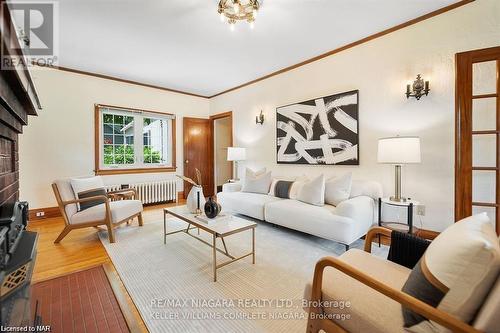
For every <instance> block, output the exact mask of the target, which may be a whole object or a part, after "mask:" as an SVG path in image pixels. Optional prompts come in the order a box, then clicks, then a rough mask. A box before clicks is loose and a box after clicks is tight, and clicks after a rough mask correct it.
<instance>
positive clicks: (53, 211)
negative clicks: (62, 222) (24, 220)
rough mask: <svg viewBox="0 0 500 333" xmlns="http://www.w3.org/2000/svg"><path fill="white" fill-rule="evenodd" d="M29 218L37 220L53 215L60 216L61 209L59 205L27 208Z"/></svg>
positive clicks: (52, 216) (49, 217)
mask: <svg viewBox="0 0 500 333" xmlns="http://www.w3.org/2000/svg"><path fill="white" fill-rule="evenodd" d="M37 213H38V214H39V213H42V214H43V215H42V216H37ZM28 215H29V220H30V221H38V220H46V219H51V218H54V217H61V211H60V210H59V207H45V208H37V209H30V210H29V214H28Z"/></svg>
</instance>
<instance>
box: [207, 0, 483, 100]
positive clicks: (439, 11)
mask: <svg viewBox="0 0 500 333" xmlns="http://www.w3.org/2000/svg"><path fill="white" fill-rule="evenodd" d="M474 1H476V0H461V1H458V2H456V3H454V4H451V5H448V6H446V7H443V8H440V9H437V10H435V11H432V12H430V13H427V14H425V15H422V16H419V17H417V18H414V19H412V20H410V21H407V22H404V23H401V24H398V25H396V26H394V27H392V28H389V29H386V30H382V31H380V32H377V33H375V34H373V35H370V36H368V37H365V38H363V39H360V40H357V41H355V42H352V43H349V44H347V45H344V46H341V47H339V48H336V49H334V50H331V51H328V52H326V53H323V54H320V55H318V56H316V57H313V58H310V59H307V60H304V61H302V62H299V63H298V64H295V65H292V66H289V67H285V68H283V69H280V70H277V71H276V72H272V73H270V74H267V75H265V76H262V77H259V78H257V79H255V80H252V81H248V82H246V83H243V84H240V85H238V86H236V87H233V88H230V89H227V90H224V91H222V92H220V93H217V94H215V95H212V96H209V98H214V97H217V96H220V95H223V94H227V93H228V92H231V91H234V90H237V89H240V88H243V87H246V86H249V85H251V84H254V83H257V82H259V81H262V80H265V79H269V78H270V77H273V76H276V75H279V74H283V73H286V72H288V71H291V70H294V69H296V68H299V67H302V66H304V65H307V64H310V63H312V62H315V61H318V60H321V59H323V58H326V57H329V56H331V55H333V54H336V53H339V52H342V51H345V50H348V49H350V48H353V47H355V46H358V45H361V44H364V43H366V42H369V41H371V40H374V39H376V38H379V37H382V36H385V35H387V34H390V33H392V32H395V31H398V30H401V29H403V28H406V27H408V26H410V25H413V24H416V23H419V22H422V21H424V20H427V19H429V18H432V17H434V16H437V15H440V14H443V13H446V12H448V11H450V10H452V9H455V8H458V7H461V6H463V5H466V4H469V3H471V2H474Z"/></svg>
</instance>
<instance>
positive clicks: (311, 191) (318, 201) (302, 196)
mask: <svg viewBox="0 0 500 333" xmlns="http://www.w3.org/2000/svg"><path fill="white" fill-rule="evenodd" d="M297 200H300V201H302V202H306V203H308V204H311V205H315V206H323V205H324V204H325V176H324V175H319V176H318V177H316V178H314V179H313V180H311V181H309V182H306V183H305V184H303V185H302V187H301V189H300V190H299V193H298V195H297Z"/></svg>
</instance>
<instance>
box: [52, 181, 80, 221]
mask: <svg viewBox="0 0 500 333" xmlns="http://www.w3.org/2000/svg"><path fill="white" fill-rule="evenodd" d="M54 183H55V184H56V186H57V190H58V191H59V195H60V196H61V200H62V201H63V202H64V201H71V200H75V199H76V196H75V192H73V188H72V187H71V181H70V180H69V179H58V180H56V181H55V182H54ZM64 210H65V212H66V216H67V217H68V219H71V216H73V215H74V214H75V213H76V212H77V211H78V207H77V206H76V204H69V205H66V206H65V207H64Z"/></svg>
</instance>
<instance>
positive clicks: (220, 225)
mask: <svg viewBox="0 0 500 333" xmlns="http://www.w3.org/2000/svg"><path fill="white" fill-rule="evenodd" d="M167 214H170V215H172V216H175V217H177V218H178V219H180V220H182V221H184V222H186V223H187V228H185V229H180V230H174V231H170V232H167ZM256 227H257V223H255V222H251V221H248V220H245V219H242V218H240V217H237V216H228V217H227V218H225V219H221V220H218V221H214V222H208V223H207V222H205V221H202V220H200V219H199V218H198V217H197V215H196V214H192V213H190V212H189V211H188V209H187V207H186V206H176V207H170V208H164V209H163V243H164V244H166V243H167V236H168V235H172V234H176V233H180V232H183V233H185V234H187V235H189V236H191V237H193V238H195V239H197V240H199V241H200V242H202V243H204V244H206V245H208V246H209V247H211V248H212V271H213V277H214V282H216V281H217V270H218V269H219V268H221V267H224V266H226V265H229V264H231V263H233V262H235V261H238V260H241V259H243V258H246V257H249V256H252V264H255V228H256ZM193 229H198V235H199V233H200V230H202V231H205V232H208V233H209V234H210V235H211V236H212V242H211V243H210V242H207V241H206V240H204V239H202V238H200V237H198V236H197V235H194V234H192V233H191V232H190V231H191V230H193ZM246 230H252V244H251V247H252V250H251V252H248V253H246V254H244V255H242V256H239V257H234V256H232V255H231V254H230V253H229V251H228V249H227V246H226V242H225V240H224V237H226V236H230V235H234V234H237V233H240V232H244V231H246ZM217 238H220V239H221V241H222V245H223V247H224V248H223V249H220V248H218V247H217V243H216V242H217ZM217 252H220V253H222V254H223V255H224V256H226V257H228V258H229V260H226V261H224V262H222V263H220V264H218V263H217Z"/></svg>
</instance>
